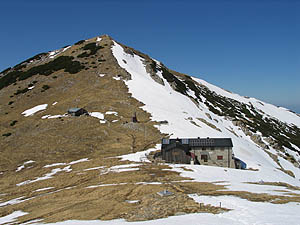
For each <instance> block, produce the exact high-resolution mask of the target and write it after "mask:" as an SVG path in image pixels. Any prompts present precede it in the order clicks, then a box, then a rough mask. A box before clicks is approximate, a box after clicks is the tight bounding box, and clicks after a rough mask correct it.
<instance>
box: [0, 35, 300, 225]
mask: <svg viewBox="0 0 300 225" xmlns="http://www.w3.org/2000/svg"><path fill="white" fill-rule="evenodd" d="M73 107H79V108H84V109H86V110H87V111H88V112H89V113H90V116H80V117H72V116H69V115H67V114H66V112H67V110H68V109H69V108H73ZM134 114H136V115H137V118H138V121H139V123H132V122H131V120H132V116H133V115H134ZM161 121H168V123H167V124H165V123H161ZM0 127H1V136H0V142H1V148H0V151H1V155H0V184H1V185H0V201H1V202H0V217H2V219H3V218H4V219H3V221H4V222H7V223H9V224H13V223H25V222H33V223H39V222H44V223H50V222H58V221H66V220H112V219H120V218H122V219H125V220H127V221H144V220H152V219H158V218H167V217H168V216H174V215H182V216H179V217H180V219H179V220H181V219H182V220H186V219H192V218H194V217H197V216H199V218H207V219H208V222H207V223H209V221H212V222H211V223H212V224H213V223H217V222H218V220H217V219H216V218H218V217H220V215H221V217H228V219H229V220H230V221H231V223H232V224H235V223H238V220H234V218H235V216H236V215H235V214H236V213H237V214H238V213H239V212H240V211H239V210H240V209H239V208H238V207H237V205H240V203H241V202H242V203H243V204H242V205H244V207H246V208H247V207H249V210H250V211H251V207H252V206H251V205H252V204H253V203H257V202H259V203H261V204H262V207H263V208H265V209H266V210H270V211H272V210H275V209H278V210H280V211H284V212H294V211H293V210H292V209H291V208H295V207H294V206H295V205H299V202H300V169H299V164H300V139H299V137H300V117H299V115H297V114H295V113H293V112H290V111H289V110H287V109H284V108H280V107H276V106H273V105H270V104H268V103H264V102H262V101H259V100H257V99H254V98H249V97H242V96H239V95H237V94H234V93H231V92H229V91H226V90H223V89H221V88H219V87H216V86H214V85H212V84H209V83H207V82H205V81H203V80H201V79H198V78H194V77H191V76H188V75H185V74H181V73H178V72H175V71H172V70H170V69H168V68H167V67H166V66H165V65H163V64H162V63H161V62H159V61H157V60H155V59H153V58H151V57H149V56H147V55H145V54H143V53H141V52H139V51H136V50H135V49H133V48H130V47H127V46H125V45H122V44H120V43H118V42H116V41H114V40H113V39H112V38H110V37H109V36H107V35H104V36H101V37H96V38H92V39H89V40H82V41H79V42H77V43H75V44H74V45H72V46H66V47H64V48H62V49H59V50H56V51H51V52H48V53H41V54H38V55H36V56H34V57H32V58H30V59H28V60H26V61H24V62H22V63H20V64H18V65H16V66H14V67H13V68H8V69H6V70H4V71H2V72H1V74H0ZM163 137H173V138H176V137H187V138H189V137H225V138H228V137H230V138H232V140H233V145H234V147H233V151H234V155H235V156H236V157H238V158H240V159H242V160H243V161H244V162H246V163H247V167H248V170H236V169H224V168H221V167H209V166H201V165H194V166H193V165H172V164H164V163H154V162H151V161H149V159H151V157H149V154H150V155H151V154H153V152H154V151H155V150H159V149H160V140H161V138H163ZM151 152H152V153H151ZM147 155H148V158H149V159H148V158H147ZM165 189H167V190H169V191H171V192H173V193H174V195H172V196H169V197H167V198H161V197H159V196H158V195H157V194H156V193H157V192H158V191H162V190H165ZM206 196H208V197H206ZM209 196H215V197H209ZM218 196H219V197H218ZM212 198H215V199H212ZM218 198H220V199H222V202H225V205H223V206H222V207H221V208H220V207H218V204H217V205H214V203H215V202H211V201H212V200H215V201H216V202H218V201H219V200H218ZM198 202H202V203H204V204H203V205H202V207H199V203H198ZM235 202H236V205H234V204H233V203H235ZM253 208H255V207H253ZM229 210H231V211H229ZM252 211H253V214H255V213H257V211H256V210H255V209H253V210H252ZM83 212H84V213H83ZM190 213H197V214H193V215H191V217H188V216H190V215H189V214H190ZM198 213H200V214H198ZM183 214H187V215H183ZM214 214H217V215H218V217H211V216H212V215H214ZM289 215H290V214H289ZM7 218H8V219H7ZM14 218H15V219H14ZM9 219H10V221H9ZM168 219H169V218H168ZM168 219H164V221H165V222H166V223H167V221H169V222H170V223H171V221H172V217H170V220H168ZM254 219H255V218H254V217H251V216H250V217H249V219H248V220H246V222H245V224H249V223H253V221H254ZM258 219H261V218H258ZM276 219H278V217H276V216H274V217H271V216H270V217H266V218H265V219H264V220H261V222H262V223H267V222H271V223H272V221H276ZM297 219H298V220H299V216H298V218H297V216H296V215H295V217H294V216H289V217H288V218H286V220H285V221H289V223H291V224H293V223H294V224H296V221H297ZM0 221H1V218H0ZM285 221H283V220H282V221H281V222H280V223H279V224H285ZM4 222H3V223H4ZM67 223H68V222H66V224H67ZM79 223H80V222H79ZM103 223H104V222H103ZM120 223H125V222H124V221H123V222H120ZM87 224H88V222H87ZM99 224H102V222H100V221H99Z"/></svg>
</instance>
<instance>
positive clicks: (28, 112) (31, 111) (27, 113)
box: [22, 104, 48, 117]
mask: <svg viewBox="0 0 300 225" xmlns="http://www.w3.org/2000/svg"><path fill="white" fill-rule="evenodd" d="M47 106H48V104H42V105H37V106H35V107H33V108H31V109H27V110H25V111H24V112H22V114H23V115H24V116H25V117H27V116H32V115H33V114H35V113H36V112H39V111H42V110H45V109H46V108H47Z"/></svg>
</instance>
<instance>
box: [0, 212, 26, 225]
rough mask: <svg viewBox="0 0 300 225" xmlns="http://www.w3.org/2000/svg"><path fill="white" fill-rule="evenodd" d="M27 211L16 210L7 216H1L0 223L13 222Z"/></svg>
mask: <svg viewBox="0 0 300 225" xmlns="http://www.w3.org/2000/svg"><path fill="white" fill-rule="evenodd" d="M27 214H28V213H27V212H23V211H14V212H13V213H11V214H9V215H7V216H3V217H0V224H5V223H7V224H8V223H11V224H12V223H13V222H15V221H16V220H17V218H18V217H21V216H24V215H27Z"/></svg>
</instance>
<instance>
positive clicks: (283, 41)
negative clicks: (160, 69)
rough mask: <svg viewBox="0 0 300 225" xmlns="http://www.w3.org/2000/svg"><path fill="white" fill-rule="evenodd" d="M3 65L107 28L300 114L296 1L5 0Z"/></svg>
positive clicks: (176, 64)
mask: <svg viewBox="0 0 300 225" xmlns="http://www.w3.org/2000/svg"><path fill="white" fill-rule="evenodd" d="M0 8H1V13H0V28H1V35H0V38H1V39H0V40H1V42H0V49H1V51H0V71H1V70H3V69H5V68H7V67H9V66H14V65H15V64H17V63H19V62H20V61H22V60H25V59H27V58H29V57H31V56H33V55H35V54H37V53H40V52H47V51H50V50H54V49H57V48H60V47H63V46H65V45H68V44H73V43H75V42H76V41H78V40H81V39H87V38H91V37H94V36H98V35H101V34H108V35H110V36H112V37H113V38H114V39H116V40H117V41H119V42H121V43H123V44H126V45H129V46H131V47H134V48H135V49H138V50H140V51H142V52H145V53H147V54H149V55H150V56H152V57H153V58H156V59H158V60H160V61H161V62H163V63H164V64H165V65H166V66H168V67H169V68H171V69H174V70H176V71H179V72H183V73H187V74H189V75H192V76H196V77H199V78H202V79H204V80H206V81H208V82H210V83H213V84H215V85H217V86H220V87H223V88H224V89H227V90H230V91H233V92H236V93H238V94H241V95H245V96H251V97H256V98H258V99H261V100H263V101H266V102H270V103H273V104H275V105H281V106H285V107H288V108H290V109H292V110H294V111H296V112H299V113H300V1H297V0H248V1H245V0H223V1H222V0H206V1H201V0H198V1H196V0H195V1H192V0H185V1H183V0H182V1H179V0H160V1H157V0H147V1H143V0H132V1H130V0H127V1H125V0H98V1H96V0H94V1H93V0H84V1H83V0H51V1H50V0H48V1H46V0H19V1H18V0H3V1H1V3H0Z"/></svg>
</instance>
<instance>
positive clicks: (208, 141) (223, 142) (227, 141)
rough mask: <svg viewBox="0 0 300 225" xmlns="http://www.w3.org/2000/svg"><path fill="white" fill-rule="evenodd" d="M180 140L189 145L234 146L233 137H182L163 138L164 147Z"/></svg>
mask: <svg viewBox="0 0 300 225" xmlns="http://www.w3.org/2000/svg"><path fill="white" fill-rule="evenodd" d="M176 142H179V143H181V144H182V145H186V146H189V147H233V144H232V140H231V138H182V139H179V138H177V139H165V138H164V139H162V144H163V147H166V146H167V145H169V144H173V143H176Z"/></svg>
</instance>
